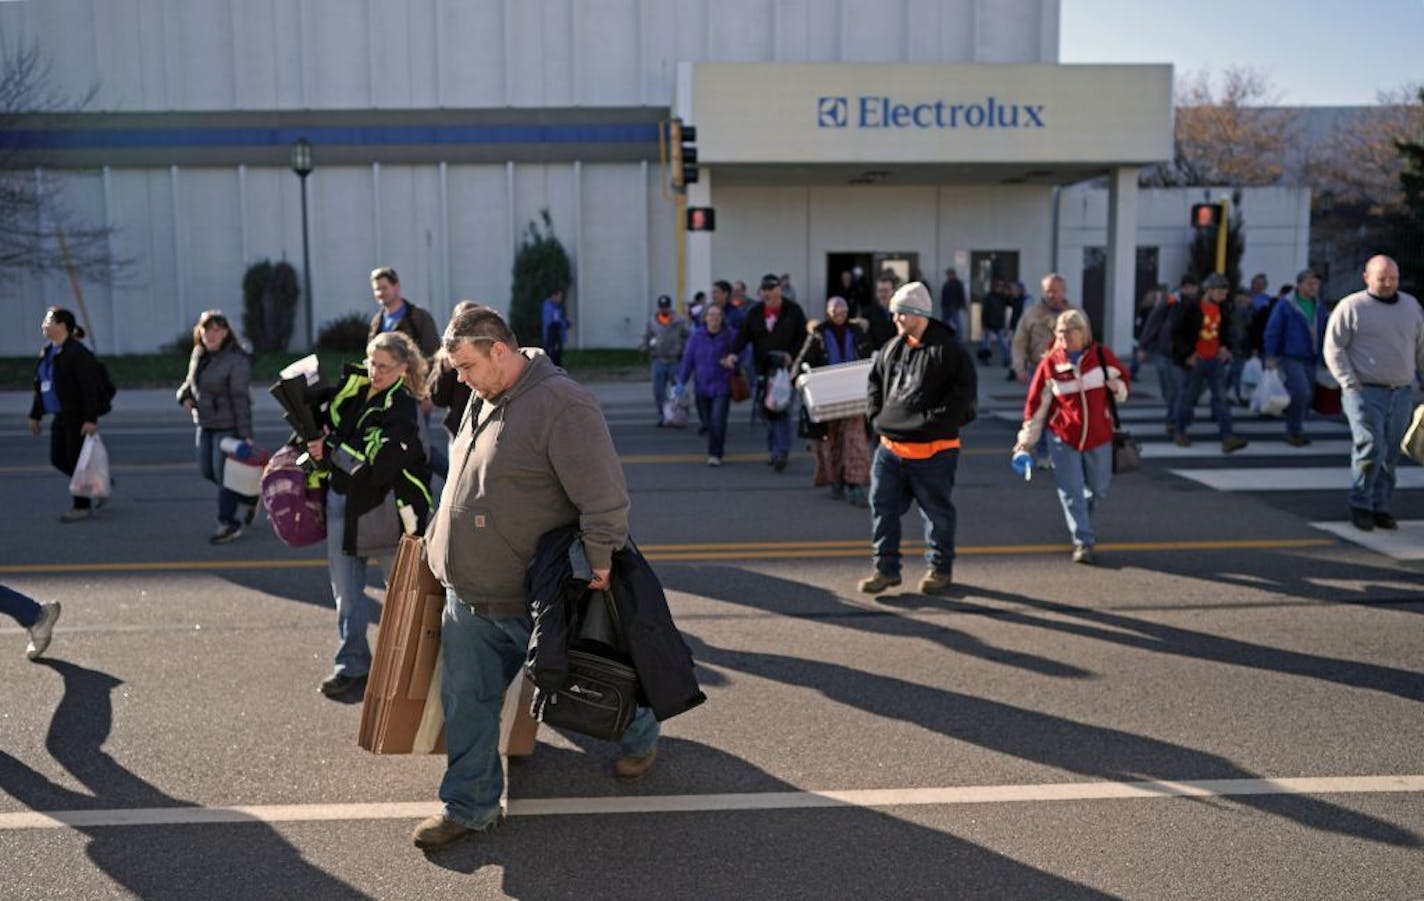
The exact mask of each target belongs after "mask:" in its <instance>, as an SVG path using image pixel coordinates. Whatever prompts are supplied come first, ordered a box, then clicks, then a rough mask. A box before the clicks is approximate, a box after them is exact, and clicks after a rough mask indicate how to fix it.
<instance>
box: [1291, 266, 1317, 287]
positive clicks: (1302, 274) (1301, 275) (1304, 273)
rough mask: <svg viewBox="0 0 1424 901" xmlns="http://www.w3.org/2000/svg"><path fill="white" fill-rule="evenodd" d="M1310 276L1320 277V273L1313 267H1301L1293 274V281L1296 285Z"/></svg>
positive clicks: (1310, 277)
mask: <svg viewBox="0 0 1424 901" xmlns="http://www.w3.org/2000/svg"><path fill="white" fill-rule="evenodd" d="M1312 278H1315V279H1318V278H1320V274H1319V273H1317V272H1316V271H1315V270H1314V269H1302V270H1300V271H1299V272H1297V273H1296V274H1295V283H1296V284H1297V285H1298V284H1300V283H1301V282H1303V281H1305V280H1306V279H1312Z"/></svg>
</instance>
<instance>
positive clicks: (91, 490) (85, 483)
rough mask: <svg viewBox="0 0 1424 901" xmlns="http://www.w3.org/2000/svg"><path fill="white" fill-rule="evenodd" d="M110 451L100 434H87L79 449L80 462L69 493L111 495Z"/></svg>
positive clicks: (75, 494)
mask: <svg viewBox="0 0 1424 901" xmlns="http://www.w3.org/2000/svg"><path fill="white" fill-rule="evenodd" d="M109 489H110V485H109V452H108V451H107V450H105V449H104V441H103V439H101V438H100V437H99V436H98V435H85V436H84V446H83V447H82V448H80V450H79V463H78V464H76V465H75V467H74V476H73V477H72V478H70V480H69V493H70V494H72V495H74V496H75V497H87V498H91V499H95V500H97V499H99V498H105V497H108V496H109Z"/></svg>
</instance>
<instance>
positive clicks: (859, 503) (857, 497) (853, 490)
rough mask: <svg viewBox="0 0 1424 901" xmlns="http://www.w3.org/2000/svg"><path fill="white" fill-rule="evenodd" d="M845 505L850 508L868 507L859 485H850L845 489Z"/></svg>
mask: <svg viewBox="0 0 1424 901" xmlns="http://www.w3.org/2000/svg"><path fill="white" fill-rule="evenodd" d="M845 499H846V503H848V504H850V505H851V506H852V507H869V506H870V502H869V501H867V500H866V497H865V489H864V488H862V487H860V486H859V485H852V486H850V487H849V488H847V489H846V493H845Z"/></svg>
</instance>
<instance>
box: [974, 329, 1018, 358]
mask: <svg viewBox="0 0 1424 901" xmlns="http://www.w3.org/2000/svg"><path fill="white" fill-rule="evenodd" d="M1009 335H1010V332H1009V330H1008V329H1004V328H996V329H985V330H984V336H983V338H982V339H981V340H980V341H979V347H980V348H981V349H982V350H984V351H988V350H989V349H990V344H989V342H990V341H994V342H996V343H998V345H999V365H1000V366H1008V365H1009V364H1010V363H1011V362H1012V358H1011V356H1010V354H1009Z"/></svg>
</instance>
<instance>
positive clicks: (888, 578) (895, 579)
mask: <svg viewBox="0 0 1424 901" xmlns="http://www.w3.org/2000/svg"><path fill="white" fill-rule="evenodd" d="M899 584H900V577H899V576H892V575H890V574H889V573H883V572H880V571H879V570H876V572H875V575H873V576H870V577H869V578H866V579H861V580H860V590H861V591H863V592H865V593H866V594H879V593H880V592H882V591H884V590H885V589H887V588H894V587H895V586H896V585H899Z"/></svg>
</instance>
